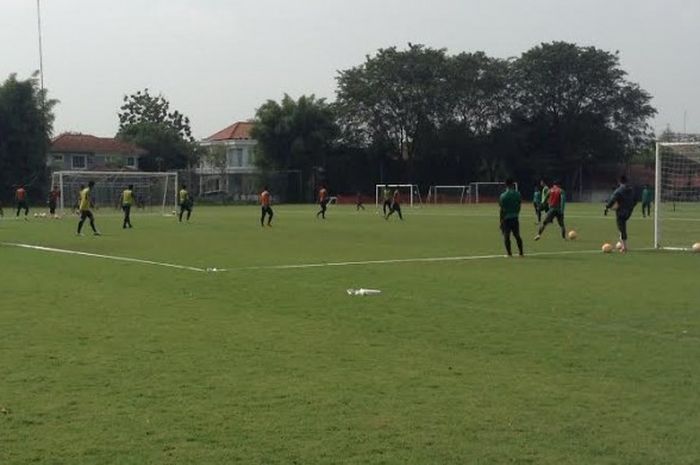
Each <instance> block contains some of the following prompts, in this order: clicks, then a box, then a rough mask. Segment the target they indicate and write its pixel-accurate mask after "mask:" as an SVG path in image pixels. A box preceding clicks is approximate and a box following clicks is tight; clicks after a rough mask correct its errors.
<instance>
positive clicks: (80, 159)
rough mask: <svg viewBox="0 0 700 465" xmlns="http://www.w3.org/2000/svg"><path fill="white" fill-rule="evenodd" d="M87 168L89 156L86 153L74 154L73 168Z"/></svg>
mask: <svg viewBox="0 0 700 465" xmlns="http://www.w3.org/2000/svg"><path fill="white" fill-rule="evenodd" d="M85 168H87V157H86V156H85V155H73V156H72V157H71V169H74V170H84V169H85Z"/></svg>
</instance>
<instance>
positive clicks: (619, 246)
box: [615, 241, 622, 250]
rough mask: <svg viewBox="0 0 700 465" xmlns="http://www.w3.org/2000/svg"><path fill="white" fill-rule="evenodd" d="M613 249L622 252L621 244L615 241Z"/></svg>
mask: <svg viewBox="0 0 700 465" xmlns="http://www.w3.org/2000/svg"><path fill="white" fill-rule="evenodd" d="M615 249H617V250H622V242H620V241H617V244H615Z"/></svg>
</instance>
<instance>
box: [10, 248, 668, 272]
mask: <svg viewBox="0 0 700 465" xmlns="http://www.w3.org/2000/svg"><path fill="white" fill-rule="evenodd" d="M0 245H3V246H6V247H17V248H22V249H30V250H38V251H42V252H52V253H61V254H68V255H79V256H83V257H92V258H102V259H105V260H115V261H121V262H129V263H139V264H142V265H152V266H160V267H164V268H174V269H178V270H186V271H195V272H198V273H206V272H214V273H220V272H233V271H253V270H299V269H308V268H325V267H344V266H367V265H391V264H403V263H438V262H460V261H471V260H493V259H506V258H507V256H506V255H503V254H492V255H462V256H453V257H418V258H394V259H387V260H358V261H348V262H320V263H298V264H291V265H261V266H245V267H240V268H198V267H194V266H186V265H178V264H174V263H166V262H157V261H153V260H144V259H140V258H132V257H120V256H116V255H103V254H97V253H92V252H81V251H78V250H68V249H57V248H54V247H45V246H40V245H31V244H20V243H14V242H0ZM635 250H637V251H648V250H655V249H653V248H640V249H635ZM595 253H597V254H600V253H602V252H601V251H600V250H563V251H557V252H534V253H530V254H526V257H548V256H559V255H583V254H595Z"/></svg>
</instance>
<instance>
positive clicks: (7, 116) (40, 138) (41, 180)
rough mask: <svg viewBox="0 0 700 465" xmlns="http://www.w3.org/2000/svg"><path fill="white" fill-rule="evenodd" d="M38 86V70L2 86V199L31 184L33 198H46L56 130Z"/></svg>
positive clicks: (49, 104) (49, 105)
mask: <svg viewBox="0 0 700 465" xmlns="http://www.w3.org/2000/svg"><path fill="white" fill-rule="evenodd" d="M57 103H58V101H57V100H51V99H48V98H47V95H46V91H45V90H42V89H41V88H40V86H39V80H38V73H34V74H33V75H32V76H31V77H30V78H29V79H26V80H18V79H17V75H15V74H12V75H10V76H9V77H8V78H7V79H6V80H5V82H4V83H3V84H2V85H0V186H1V190H0V199H4V200H8V199H9V198H11V195H12V193H11V189H10V187H11V186H14V185H17V184H24V185H25V186H28V187H29V189H28V191H29V195H30V197H31V199H32V200H33V201H38V200H40V199H41V200H43V199H44V194H45V192H44V190H45V186H46V181H45V178H46V154H47V152H48V147H49V145H50V142H51V134H52V132H53V121H54V115H53V108H54V106H55V105H56V104H57Z"/></svg>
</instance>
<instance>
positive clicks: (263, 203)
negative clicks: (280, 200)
mask: <svg viewBox="0 0 700 465" xmlns="http://www.w3.org/2000/svg"><path fill="white" fill-rule="evenodd" d="M271 202H272V196H271V195H270V191H269V190H268V188H267V186H265V187H263V191H262V192H261V193H260V207H261V210H262V214H261V216H260V226H263V227H264V226H265V216H267V217H268V218H267V225H268V226H272V224H271V223H272V216H273V215H274V213H273V212H272V207H271V206H270V205H271Z"/></svg>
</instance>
